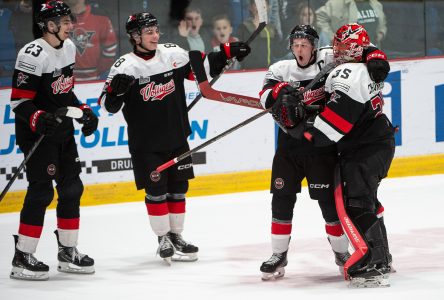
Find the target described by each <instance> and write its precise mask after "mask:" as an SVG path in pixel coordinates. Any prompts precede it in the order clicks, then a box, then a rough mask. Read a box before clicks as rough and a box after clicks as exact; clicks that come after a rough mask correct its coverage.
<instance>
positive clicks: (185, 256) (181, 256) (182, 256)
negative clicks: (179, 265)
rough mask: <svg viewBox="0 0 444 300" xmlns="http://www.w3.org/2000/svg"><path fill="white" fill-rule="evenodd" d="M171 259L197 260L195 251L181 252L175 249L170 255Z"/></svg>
mask: <svg viewBox="0 0 444 300" xmlns="http://www.w3.org/2000/svg"><path fill="white" fill-rule="evenodd" d="M172 260H173V261H183V262H193V261H196V260H197V252H194V253H183V252H180V251H176V253H174V255H173V257H172Z"/></svg>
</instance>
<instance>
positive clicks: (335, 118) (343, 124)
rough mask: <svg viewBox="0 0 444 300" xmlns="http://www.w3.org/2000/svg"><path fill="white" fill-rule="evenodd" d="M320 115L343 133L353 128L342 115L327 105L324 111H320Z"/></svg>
mask: <svg viewBox="0 0 444 300" xmlns="http://www.w3.org/2000/svg"><path fill="white" fill-rule="evenodd" d="M321 116H322V117H324V118H325V119H326V120H327V121H328V122H329V123H331V124H332V125H334V126H335V127H336V128H338V129H339V130H341V131H342V132H343V133H345V134H347V133H349V132H350V130H351V129H352V128H353V124H352V123H350V122H348V121H347V120H345V119H344V118H343V117H341V116H340V115H338V114H337V113H335V112H334V111H332V110H331V109H330V108H329V107H328V106H326V107H325V109H324V111H323V112H322V113H321Z"/></svg>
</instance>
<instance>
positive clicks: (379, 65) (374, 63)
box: [366, 50, 390, 83]
mask: <svg viewBox="0 0 444 300" xmlns="http://www.w3.org/2000/svg"><path fill="white" fill-rule="evenodd" d="M366 61H367V70H368V74H369V75H370V78H371V79H372V80H373V81H374V82H376V83H380V82H383V81H384V80H385V79H386V78H387V75H388V73H389V72H390V65H389V63H388V61H387V56H386V55H385V53H384V52H382V51H381V50H374V51H372V52H370V53H368V54H367V56H366Z"/></svg>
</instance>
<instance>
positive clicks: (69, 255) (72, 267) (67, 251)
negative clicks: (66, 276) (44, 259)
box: [54, 230, 95, 274]
mask: <svg viewBox="0 0 444 300" xmlns="http://www.w3.org/2000/svg"><path fill="white" fill-rule="evenodd" d="M54 233H55V235H56V236H57V244H58V247H59V253H58V254H57V259H58V260H59V265H58V266H57V271H59V272H64V273H77V274H93V273H94V272H95V269H94V259H92V258H90V257H89V256H88V255H86V254H82V253H80V252H79V250H77V247H65V246H63V245H62V244H61V243H60V241H59V234H58V231H57V230H56V231H54Z"/></svg>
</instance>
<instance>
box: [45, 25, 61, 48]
mask: <svg viewBox="0 0 444 300" xmlns="http://www.w3.org/2000/svg"><path fill="white" fill-rule="evenodd" d="M57 29H58V30H57V31H56V32H50V31H49V30H48V31H47V32H48V33H50V34H53V35H54V36H55V37H56V39H58V40H59V42H60V44H59V45H58V46H56V47H54V48H56V49H60V48H62V47H63V42H64V40H62V39H61V38H60V37H59V32H60V26H59V25H57Z"/></svg>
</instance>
